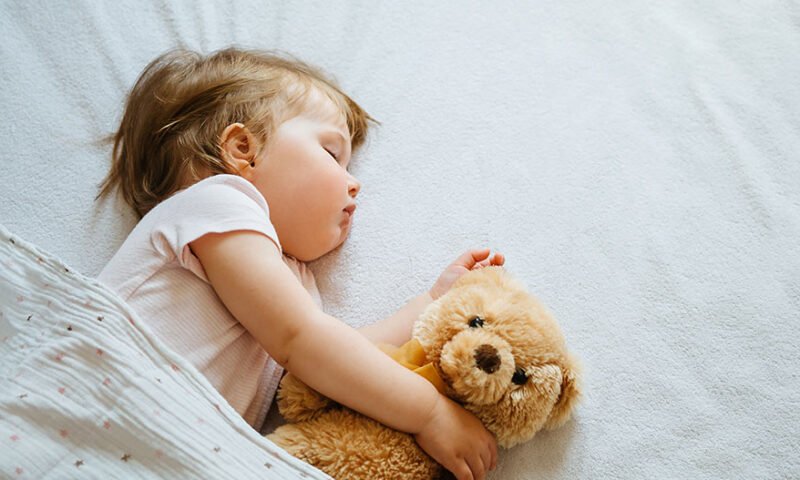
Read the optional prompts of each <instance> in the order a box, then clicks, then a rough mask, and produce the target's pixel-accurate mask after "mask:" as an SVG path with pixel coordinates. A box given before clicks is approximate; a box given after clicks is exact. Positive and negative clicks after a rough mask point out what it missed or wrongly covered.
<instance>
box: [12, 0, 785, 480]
mask: <svg viewBox="0 0 800 480" xmlns="http://www.w3.org/2000/svg"><path fill="white" fill-rule="evenodd" d="M0 5H2V7H0V8H1V9H2V15H0V31H2V32H3V41H2V42H0V68H1V69H2V74H0V108H1V109H2V111H0V142H2V143H0V147H2V148H0V159H2V171H3V176H2V179H0V187H1V188H0V220H1V221H2V222H3V223H5V224H6V225H7V226H8V227H9V229H10V230H11V231H13V232H15V233H16V234H18V235H20V236H21V237H23V238H26V239H28V240H29V241H31V242H32V243H34V244H36V245H39V246H41V247H42V248H44V249H46V250H48V251H50V252H53V253H55V254H56V255H58V256H60V257H61V258H63V259H64V260H65V261H66V262H67V263H69V264H71V265H74V266H75V267H76V268H78V269H79V270H80V271H82V272H84V273H86V274H88V275H92V274H96V273H97V272H98V271H99V270H100V268H102V266H103V265H104V263H105V262H106V261H107V260H108V258H110V256H111V255H112V254H113V252H114V250H115V249H116V248H117V247H118V246H119V244H120V243H121V241H122V240H123V239H124V237H125V235H126V234H127V232H128V231H129V230H130V229H131V228H132V226H133V223H134V221H133V216H132V214H131V213H130V212H128V211H126V210H125V209H124V208H122V207H121V206H120V205H119V204H116V203H114V202H111V203H107V204H103V205H100V206H99V207H98V208H97V210H96V211H95V210H93V208H94V205H93V203H92V199H93V196H94V193H95V191H96V190H95V187H96V185H97V183H99V181H100V179H101V178H102V176H103V174H104V173H105V170H106V167H107V161H108V160H107V157H108V151H107V150H102V149H97V148H92V147H90V146H88V144H89V143H90V142H91V141H93V140H95V139H97V138H99V137H101V136H102V135H104V134H106V133H109V132H110V131H111V130H112V129H113V128H114V126H115V124H116V122H117V121H118V119H119V117H120V115H121V105H122V101H123V99H124V95H125V93H126V91H127V89H128V88H129V87H130V86H131V85H132V84H133V81H134V80H135V78H136V76H137V74H138V73H139V72H140V71H141V69H142V68H143V67H144V65H145V64H146V63H147V62H148V61H149V60H150V59H152V58H153V57H154V56H155V55H157V54H159V53H161V52H162V51H164V50H166V49H167V48H169V47H172V46H175V45H183V46H188V47H190V48H194V49H199V50H202V51H210V50H213V49H216V48H220V47H223V46H227V45H229V44H232V43H235V44H239V45H242V46H252V47H260V48H277V49H282V50H285V51H289V52H291V53H293V54H295V55H297V56H299V57H301V58H304V59H306V60H308V61H309V62H311V63H314V64H317V65H320V66H321V67H323V68H324V69H326V70H328V71H329V72H331V73H332V74H334V75H335V77H336V78H337V79H338V80H339V81H340V83H341V84H342V85H343V87H344V89H345V90H346V91H348V92H349V93H351V94H352V96H353V97H354V98H355V99H356V100H357V101H359V102H360V103H361V104H362V105H363V106H364V107H365V108H366V110H367V111H368V112H370V113H371V114H372V115H374V116H375V117H376V118H377V119H379V120H380V121H382V122H383V126H382V127H381V128H379V129H376V130H375V131H374V135H372V137H371V140H370V142H369V144H368V145H367V148H366V150H365V151H364V152H363V153H362V154H361V155H359V156H358V158H356V159H355V161H354V164H353V169H352V170H353V172H354V173H355V175H356V176H357V177H359V178H360V180H361V181H362V183H363V190H362V193H361V195H360V197H359V209H358V214H357V215H356V218H355V223H354V228H353V230H352V234H351V238H350V240H349V241H348V242H347V243H346V244H345V246H344V247H343V248H342V249H340V250H339V251H337V252H336V253H334V254H331V255H330V256H328V257H325V258H324V259H322V260H320V261H318V262H316V263H314V264H313V265H312V268H313V269H314V270H315V272H316V274H317V277H318V280H319V286H320V290H321V293H322V296H323V300H324V302H325V304H326V308H327V310H328V311H329V312H330V313H332V314H334V315H336V316H338V317H339V318H342V319H343V320H345V321H347V322H349V323H350V324H352V325H362V324H365V323H369V322H372V321H375V320H377V319H379V318H382V317H384V316H386V315H388V314H390V313H392V312H393V311H394V310H395V309H397V308H398V307H399V306H400V305H401V304H402V303H403V302H404V301H405V300H407V299H409V298H410V297H412V296H414V295H415V294H417V293H419V292H422V291H423V290H424V289H425V288H427V287H428V286H430V284H431V283H432V282H433V281H434V279H435V278H436V276H437V275H438V273H439V271H440V270H441V269H442V268H443V267H444V266H445V265H446V264H447V262H449V261H450V260H451V259H453V258H455V256H457V255H458V254H459V253H460V252H461V251H462V250H464V249H466V248H469V247H473V246H482V245H488V246H491V247H493V248H496V249H498V250H500V251H502V252H503V253H504V254H505V255H506V256H507V267H508V268H509V269H510V270H513V272H514V273H515V274H516V275H517V276H519V277H520V278H521V279H522V280H523V281H525V282H526V283H527V284H528V285H530V287H531V288H532V290H533V291H535V292H536V293H537V295H538V296H539V297H540V298H542V300H544V301H545V302H546V303H547V304H548V306H549V307H550V308H551V309H552V310H553V312H554V313H555V314H556V316H557V317H558V318H559V319H560V321H561V324H562V326H563V330H564V332H565V335H566V336H567V339H568V341H569V343H570V345H571V347H572V348H573V349H574V350H575V352H576V353H577V354H579V355H580V356H581V357H582V358H583V360H584V363H585V365H586V397H585V401H584V403H583V404H582V406H581V407H580V408H579V410H578V413H577V415H576V418H575V420H574V421H572V422H571V423H569V424H568V425H567V426H566V427H564V428H563V429H561V430H558V431H555V432H551V433H547V434H542V435H540V436H538V437H537V438H536V439H535V440H534V441H533V442H531V443H529V444H527V445H525V446H522V447H520V448H517V449H514V450H511V451H508V452H503V453H502V455H501V459H500V464H499V468H498V469H497V471H496V472H494V474H493V475H492V476H491V478H493V479H501V478H502V479H527V478H548V479H561V478H731V477H737V478H747V477H750V478H791V477H795V478H796V477H797V476H798V475H800V473H798V472H800V465H798V458H800V456H798V455H797V452H798V451H800V449H798V443H799V442H798V435H797V433H796V425H798V424H800V414H798V407H800V396H799V394H798V391H800V379H799V377H798V374H797V360H798V353H797V352H798V347H797V345H798V344H799V343H800V333H798V332H800V328H799V327H800V320H799V319H798V317H800V313H799V312H798V311H799V310H800V247H798V237H800V187H798V185H800V162H798V160H797V153H798V151H800V122H799V120H800V81H798V79H800V60H798V55H797V52H798V51H800V22H798V18H800V4H798V3H797V2H793V1H777V0H775V1H772V0H764V1H752V0H751V1H741V2H730V1H727V0H717V1H703V2H696V1H690V0H683V1H674V2H626V1H622V0H616V1H599V0H590V1H585V2H565V1H541V2H527V3H524V4H521V3H519V2H508V3H502V2H501V3H493V4H491V5H489V4H477V3H473V4H468V3H463V2H435V3H422V2H418V3H417V2H399V3H398V2H359V1H355V0H352V1H344V2H260V1H243V2H234V3H231V2H189V1H186V2H146V1H145V2H138V1H137V2H131V1H125V2H115V3H113V4H111V3H107V4H100V3H98V2H66V1H63V0H61V1H54V2H47V3H45V4H42V5H34V4H32V3H24V2H11V1H4V2H2V3H1V4H0Z"/></svg>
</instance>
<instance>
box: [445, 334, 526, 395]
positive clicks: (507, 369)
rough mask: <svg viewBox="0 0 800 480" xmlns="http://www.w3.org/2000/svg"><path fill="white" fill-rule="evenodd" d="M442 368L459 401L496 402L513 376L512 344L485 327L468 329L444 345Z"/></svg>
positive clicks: (507, 387) (506, 388)
mask: <svg viewBox="0 0 800 480" xmlns="http://www.w3.org/2000/svg"><path fill="white" fill-rule="evenodd" d="M439 367H440V369H441V370H442V372H443V373H444V374H445V377H446V379H447V382H448V383H449V384H450V387H451V388H452V389H453V391H454V392H455V393H456V396H457V398H458V399H459V400H461V401H463V402H466V403H471V404H473V405H487V404H490V403H495V402H497V401H498V400H499V399H500V397H501V396H502V395H503V394H504V393H505V392H506V391H507V390H508V389H509V385H510V384H511V379H512V377H513V376H514V370H515V368H516V367H515V365H514V357H513V356H512V354H511V346H510V345H509V344H508V343H507V342H506V341H505V340H503V339H502V338H500V337H497V336H495V335H492V334H491V333H488V332H486V331H483V330H477V331H476V330H465V331H463V332H460V333H458V334H457V335H455V336H454V337H453V338H452V339H451V340H450V341H449V342H447V344H445V345H444V346H443V347H442V353H441V355H440V359H439Z"/></svg>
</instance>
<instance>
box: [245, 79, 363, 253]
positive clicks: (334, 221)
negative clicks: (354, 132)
mask: <svg viewBox="0 0 800 480" xmlns="http://www.w3.org/2000/svg"><path fill="white" fill-rule="evenodd" d="M312 96H313V97H312V100H313V101H315V102H316V105H317V106H319V107H320V110H321V111H322V112H323V113H322V114H320V113H309V114H301V115H299V116H297V117H294V118H292V119H289V120H287V121H285V122H284V123H282V124H281V125H279V126H278V128H277V129H276V131H275V132H274V134H273V135H272V138H271V139H269V141H268V145H267V146H266V148H265V149H264V150H263V151H262V152H261V154H260V155H259V157H260V160H256V167H255V169H254V170H255V171H254V172H253V177H252V179H251V182H252V183H253V184H254V185H255V186H256V188H258V190H259V191H260V192H261V194H262V195H264V198H265V199H266V200H267V203H268V204H269V209H270V220H271V221H272V224H273V225H274V226H275V230H276V231H277V233H278V237H279V239H280V242H281V244H282V246H283V249H284V251H285V253H288V254H290V255H292V256H294V257H295V258H297V259H298V260H301V261H311V260H314V259H316V258H319V257H321V256H323V255H325V254H326V253H328V252H330V251H331V250H333V249H335V248H336V247H338V246H339V245H341V244H342V243H343V242H344V240H345V239H346V238H347V235H348V233H349V231H350V225H351V224H352V214H351V213H354V212H347V211H345V209H348V210H352V208H353V206H354V205H355V198H356V195H358V192H359V189H360V188H361V185H360V184H359V182H358V180H356V178H355V177H353V176H352V175H350V173H349V172H348V171H347V168H348V165H349V163H350V155H351V151H350V149H351V145H350V132H349V130H348V128H347V123H346V122H345V119H344V117H343V116H342V114H341V113H340V112H339V110H338V109H337V108H336V107H335V105H334V104H333V102H331V101H330V100H329V99H327V97H324V96H323V95H322V94H320V93H318V92H314V93H312ZM348 207H349V208H348Z"/></svg>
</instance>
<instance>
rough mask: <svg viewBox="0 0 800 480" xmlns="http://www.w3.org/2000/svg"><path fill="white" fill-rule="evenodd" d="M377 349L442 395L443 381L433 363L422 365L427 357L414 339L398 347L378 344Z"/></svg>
mask: <svg viewBox="0 0 800 480" xmlns="http://www.w3.org/2000/svg"><path fill="white" fill-rule="evenodd" d="M378 348H380V349H381V350H383V352H384V353H386V354H387V355H389V356H390V357H392V358H393V359H394V360H395V361H396V362H397V363H399V364H400V365H402V366H404V367H406V368H407V369H409V370H411V371H413V372H414V373H416V374H418V375H420V376H422V377H423V378H425V379H426V380H428V381H429V382H431V383H432V384H433V386H434V387H436V390H439V393H441V394H444V390H445V384H444V381H443V380H442V377H440V376H439V373H437V372H436V368H435V367H434V366H433V363H431V362H428V363H425V364H424V365H423V363H422V362H425V361H426V360H427V357H426V356H425V350H423V349H422V345H420V343H419V341H418V340H417V339H416V338H412V339H411V340H409V341H408V342H406V343H404V344H403V345H402V346H400V347H397V346H395V345H390V344H388V343H379V344H378Z"/></svg>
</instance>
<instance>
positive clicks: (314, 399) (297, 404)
mask: <svg viewBox="0 0 800 480" xmlns="http://www.w3.org/2000/svg"><path fill="white" fill-rule="evenodd" d="M277 397H278V411H279V412H280V413H281V415H282V416H283V418H284V419H286V421H288V422H304V421H308V420H311V419H313V418H315V417H316V416H317V415H318V414H319V413H320V412H322V411H324V410H326V409H327V408H328V407H331V406H333V405H336V402H334V401H333V400H331V399H329V398H328V397H326V396H324V395H322V394H321V393H319V392H317V391H316V390H314V389H313V388H311V387H309V386H308V385H306V384H305V383H303V382H302V381H301V380H300V379H299V378H297V377H295V376H294V375H292V374H291V373H288V372H287V373H286V375H285V376H284V377H283V379H282V380H281V384H280V388H278V394H277Z"/></svg>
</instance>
